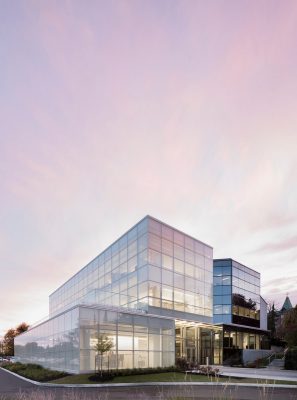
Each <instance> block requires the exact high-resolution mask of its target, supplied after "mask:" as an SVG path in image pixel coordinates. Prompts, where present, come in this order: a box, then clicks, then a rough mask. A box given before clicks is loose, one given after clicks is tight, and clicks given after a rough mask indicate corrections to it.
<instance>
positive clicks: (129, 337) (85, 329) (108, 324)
mask: <svg viewBox="0 0 297 400" xmlns="http://www.w3.org/2000/svg"><path fill="white" fill-rule="evenodd" d="M101 335H104V336H107V337H108V338H109V339H110V340H111V341H112V343H113V347H112V349H111V351H110V352H109V353H108V354H107V355H104V356H103V359H102V367H103V369H107V368H109V369H122V368H148V367H153V368H155V367H162V366H171V365H174V363H175V349H174V344H175V323H174V320H172V319H166V318H159V317H154V316H148V315H146V314H143V315H141V314H131V313H129V312H119V311H114V310H110V309H103V308H101V309H97V308H87V307H86V306H78V307H75V308H73V309H72V310H70V311H67V312H64V313H62V314H61V315H58V316H56V317H53V318H52V319H50V320H49V321H47V322H45V323H43V324H41V325H39V326H37V327H35V328H33V329H31V330H30V331H28V332H27V333H25V334H23V335H20V336H18V337H17V338H16V343H15V355H16V356H17V357H19V358H20V359H21V361H22V362H28V363H32V362H34V363H37V364H40V365H42V366H44V367H46V368H51V369H57V370H62V371H68V372H72V373H82V372H93V371H95V369H98V355H97V363H96V350H95V345H96V343H97V340H98V337H100V336H101ZM100 364H101V360H100Z"/></svg>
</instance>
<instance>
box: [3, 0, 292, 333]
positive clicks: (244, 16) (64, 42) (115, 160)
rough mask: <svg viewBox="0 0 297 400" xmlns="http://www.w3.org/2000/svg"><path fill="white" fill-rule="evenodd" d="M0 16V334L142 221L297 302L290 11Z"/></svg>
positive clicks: (85, 8)
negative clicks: (172, 230)
mask: <svg viewBox="0 0 297 400" xmlns="http://www.w3.org/2000/svg"><path fill="white" fill-rule="evenodd" d="M0 3H1V8H0V71H1V74H0V121H1V125H0V157H1V161H0V182H1V185H0V202H1V207H0V282H1V285H0V305H1V306H0V334H2V333H3V332H4V331H6V330H7V329H8V328H10V327H11V326H15V325H17V324H18V323H19V322H22V321H27V322H29V323H32V322H34V321H36V320H39V319H41V318H42V317H44V316H46V315H47V313H48V295H49V293H50V292H52V291H53V290H54V289H56V288H57V287H58V286H59V285H60V284H62V283H63V282H64V281H65V280H66V279H68V278H69V277H70V276H71V275H72V274H73V273H75V272H76V271H77V270H79V269H80V268H81V267H82V266H84V265H85V264H86V263H87V262H88V261H89V260H90V259H92V258H93V257H95V256H96V255H97V254H98V253H99V252H101V251H102V250H103V249H104V248H105V247H106V246H107V245H109V244H110V243H111V242H112V241H113V240H115V239H116V238H117V237H118V236H119V235H121V234H122V233H124V232H125V231H126V230H127V229H128V228H129V227H130V226H132V225H133V224H135V223H136V222H137V221H138V220H139V219H141V218H142V217H143V216H144V215H146V214H150V215H153V216H155V217H156V218H158V219H161V220H163V221H164V222H167V223H168V224H170V225H173V226H174V227H177V228H179V229H181V230H183V231H185V232H187V233H189V234H191V235H192V236H194V237H196V238H198V239H200V240H202V241H204V242H206V243H208V244H210V245H212V246H213V247H214V256H215V257H232V258H234V259H236V260H238V261H239V262H241V263H243V264H246V265H248V266H250V267H252V268H255V269H256V270H258V271H259V272H261V274H262V286H263V290H262V293H263V295H264V297H265V298H267V299H268V300H275V301H276V304H277V305H278V306H281V305H282V302H283V301H284V298H285V296H286V293H287V292H288V293H289V295H290V298H291V300H292V302H293V303H294V304H296V302H297V268H296V267H297V262H296V259H297V2H296V1H295V0H292V1H289V0H284V1H274V0H267V1H245V0H242V1H240V2H239V1H237V0H234V1H232V0H228V1H226V0H225V1H220V0H218V1H215V2H214V1H210V2H208V1H202V0H201V1H199V0H194V1H190V0H184V1H178V0H174V1H172V0H169V1H167V0H162V1H159V0H156V1H154V0H150V1H138V0H137V1H136V0H135V1H134V0H129V1H125V0H118V1H100V0H96V1H92V0H89V1H88V2H85V1H82V0H80V1H74V0H73V1H66V0H57V1H54V0H51V1H47V0H45V1H33V0H32V1H31V0H27V1H21V0H16V1H11V0H1V1H0Z"/></svg>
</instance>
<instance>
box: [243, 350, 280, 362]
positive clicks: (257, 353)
mask: <svg viewBox="0 0 297 400" xmlns="http://www.w3.org/2000/svg"><path fill="white" fill-rule="evenodd" d="M272 353H273V352H272V350H243V351H242V361H243V364H244V365H246V364H247V363H250V362H253V361H256V360H257V359H259V358H264V357H268V356H270V354H272Z"/></svg>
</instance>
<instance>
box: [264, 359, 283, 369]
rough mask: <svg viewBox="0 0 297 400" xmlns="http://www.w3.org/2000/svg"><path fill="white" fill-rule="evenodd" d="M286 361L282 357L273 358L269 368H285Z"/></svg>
mask: <svg viewBox="0 0 297 400" xmlns="http://www.w3.org/2000/svg"><path fill="white" fill-rule="evenodd" d="M284 364H285V361H284V360H283V359H282V358H275V359H273V360H272V361H271V362H270V364H268V365H267V368H268V369H283V368H284Z"/></svg>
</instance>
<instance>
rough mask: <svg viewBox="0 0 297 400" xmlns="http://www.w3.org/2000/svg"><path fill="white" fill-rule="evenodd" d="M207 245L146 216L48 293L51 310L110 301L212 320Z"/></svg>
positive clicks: (147, 309)
mask: <svg viewBox="0 0 297 400" xmlns="http://www.w3.org/2000/svg"><path fill="white" fill-rule="evenodd" d="M212 275H213V261H212V248H211V247H209V246H207V245H205V244H203V243H202V242H200V241H198V240H195V239H193V238H191V237H190V236H188V235H185V234H183V233H181V232H180V231H178V230H176V229H173V228H171V227H169V226H168V225H166V224H164V223H161V222H159V221H157V220H155V219H153V218H152V217H146V218H144V219H143V220H142V221H140V222H139V223H138V224H137V225H136V226H134V227H133V228H132V229H130V230H129V231H128V232H127V233H126V234H125V235H123V236H122V237H121V238H120V239H119V240H117V241H116V242H115V243H114V244H112V245H111V246H110V247H108V248H107V249H106V250H105V251H104V252H103V253H101V254H100V255H99V256H98V257H96V258H95V259H94V260H93V261H92V262H91V263H89V264H88V265H87V266H86V267H85V268H83V269H82V270H81V271H79V272H78V273H77V274H76V275H75V276H74V277H72V278H71V279H69V280H68V281H67V282H66V283H65V284H64V285H62V286H61V287H60V288H59V289H57V290H56V291H55V292H54V293H53V294H52V295H51V296H50V315H55V314H56V313H58V312H61V311H63V310H65V309H68V308H69V307H71V306H73V305H76V304H89V305H100V304H101V305H105V306H106V305H112V306H120V307H127V308H130V309H136V310H137V309H138V310H146V311H148V312H149V313H154V314H158V315H170V316H172V317H176V318H188V317H190V318H191V319H196V320H197V321H204V322H212V304H213V297H212V296H213V292H212V290H213V284H212V281H213V276H212Z"/></svg>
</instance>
